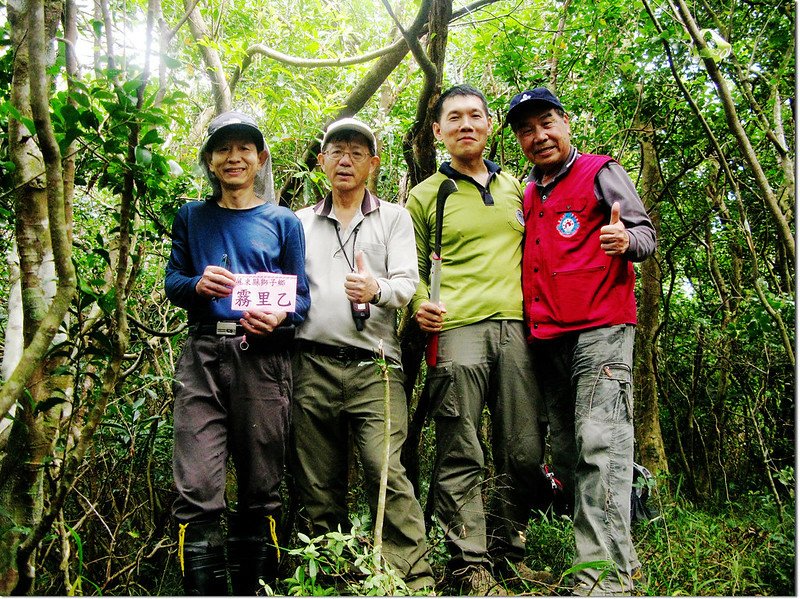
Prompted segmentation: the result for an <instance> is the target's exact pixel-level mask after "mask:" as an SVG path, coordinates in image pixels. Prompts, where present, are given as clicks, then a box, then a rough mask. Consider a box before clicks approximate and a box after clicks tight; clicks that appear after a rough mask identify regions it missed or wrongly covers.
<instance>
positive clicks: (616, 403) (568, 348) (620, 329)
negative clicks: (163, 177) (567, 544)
mask: <svg viewBox="0 0 800 599" xmlns="http://www.w3.org/2000/svg"><path fill="white" fill-rule="evenodd" d="M634 331H635V329H634V327H633V326H631V325H618V326H610V327H603V328H599V329H592V330H589V331H582V332H578V333H570V334H567V335H564V336H562V337H558V338H557V339H553V340H548V341H536V342H534V344H533V347H534V355H535V356H536V365H537V367H538V368H539V381H540V382H541V385H542V392H543V393H544V397H545V400H546V402H547V411H548V415H549V421H550V443H551V449H552V453H553V468H554V470H555V473H556V475H557V476H558V478H559V479H561V482H562V483H563V485H564V493H565V494H567V497H568V498H570V499H571V500H572V504H573V505H574V517H573V523H574V531H575V548H576V554H575V562H574V565H575V566H577V565H579V564H582V563H587V562H595V561H598V560H608V561H610V562H611V564H612V570H611V572H610V573H603V572H601V571H600V570H598V569H597V568H584V569H581V570H579V571H578V572H576V574H575V577H574V578H575V584H574V589H573V590H574V593H575V594H576V595H618V594H630V593H631V592H633V590H634V582H633V578H634V575H635V572H636V570H637V569H638V568H639V566H640V563H639V559H638V557H637V555H636V548H635V547H634V545H633V541H632V540H631V527H630V517H631V485H632V479H633V391H632V388H631V387H632V385H631V367H632V364H633V340H634Z"/></svg>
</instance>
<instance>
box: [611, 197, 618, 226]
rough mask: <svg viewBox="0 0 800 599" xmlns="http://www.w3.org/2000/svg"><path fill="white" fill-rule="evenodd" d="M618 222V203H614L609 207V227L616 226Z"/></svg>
mask: <svg viewBox="0 0 800 599" xmlns="http://www.w3.org/2000/svg"><path fill="white" fill-rule="evenodd" d="M618 222H619V202H614V203H613V204H612V205H611V222H610V223H609V224H610V225H616V224H617V223H618Z"/></svg>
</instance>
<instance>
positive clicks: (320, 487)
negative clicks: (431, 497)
mask: <svg viewBox="0 0 800 599" xmlns="http://www.w3.org/2000/svg"><path fill="white" fill-rule="evenodd" d="M389 373H390V397H391V400H390V408H391V436H390V439H391V440H390V456H389V478H388V485H387V489H386V513H385V516H384V527H383V554H384V556H385V557H386V559H387V561H388V562H389V564H391V566H392V567H393V568H394V569H395V570H397V571H398V573H399V574H400V575H401V576H403V578H404V579H405V580H406V583H407V584H408V585H409V586H410V587H411V588H414V589H420V588H422V587H425V586H433V583H434V580H433V573H432V571H431V567H430V565H429V564H428V561H427V557H426V554H427V547H426V544H425V523H424V520H423V516H422V508H421V507H420V505H419V502H418V501H417V499H416V497H414V488H413V487H412V485H411V482H410V481H409V480H408V477H407V476H406V472H405V468H403V466H402V465H401V464H400V450H401V448H402V446H403V442H404V441H405V438H406V434H407V431H408V414H407V408H406V396H405V391H404V390H403V374H402V371H401V370H400V369H399V368H390V369H389ZM293 375H294V396H293V399H292V402H293V403H292V428H293V439H294V449H295V460H294V462H295V463H294V469H293V470H294V475H295V477H296V480H297V486H298V490H299V492H300V500H301V503H302V505H303V506H304V508H305V511H306V514H307V516H308V518H309V519H310V521H311V526H312V530H313V533H314V534H322V533H325V532H328V531H331V530H336V528H337V526H341V527H342V530H343V531H345V532H346V531H349V530H350V524H349V520H348V517H347V457H348V455H347V450H348V443H347V440H348V435H349V434H352V438H353V440H354V443H355V445H356V447H357V449H358V453H359V456H360V458H361V463H362V465H363V467H364V481H365V485H366V491H367V496H368V499H369V505H370V510H371V511H372V516H373V520H374V516H375V509H376V507H377V499H378V488H379V482H380V470H381V463H382V460H383V447H384V444H383V437H384V432H383V427H384V418H383V411H384V410H383V397H384V385H383V381H382V380H381V378H380V375H379V372H378V369H377V367H376V366H375V364H372V363H366V364H364V363H362V362H360V361H359V360H351V361H345V360H339V359H337V358H332V357H327V356H321V355H315V354H312V353H308V352H305V351H302V350H301V351H299V352H298V353H296V354H295V356H294V361H293Z"/></svg>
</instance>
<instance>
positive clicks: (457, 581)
mask: <svg viewBox="0 0 800 599" xmlns="http://www.w3.org/2000/svg"><path fill="white" fill-rule="evenodd" d="M453 579H454V587H455V588H456V589H458V592H459V594H461V595H473V596H478V597H505V596H506V595H508V593H506V590H505V589H504V588H503V587H502V586H500V584H498V582H497V581H496V580H495V579H494V576H492V573H491V572H489V570H487V569H486V568H485V567H484V566H482V565H480V564H474V565H471V566H467V567H465V568H460V569H458V570H453Z"/></svg>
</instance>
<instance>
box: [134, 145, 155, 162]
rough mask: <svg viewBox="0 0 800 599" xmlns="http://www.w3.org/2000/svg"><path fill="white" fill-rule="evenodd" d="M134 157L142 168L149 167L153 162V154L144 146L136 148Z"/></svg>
mask: <svg viewBox="0 0 800 599" xmlns="http://www.w3.org/2000/svg"><path fill="white" fill-rule="evenodd" d="M134 155H135V156H136V164H140V165H142V166H149V165H150V163H151V162H152V161H153V153H152V152H151V151H150V150H148V149H147V148H143V147H142V146H136V149H135V150H134Z"/></svg>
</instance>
